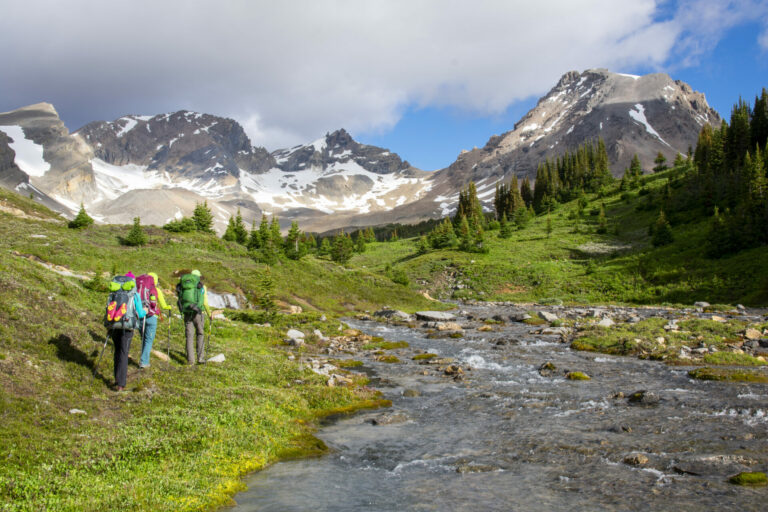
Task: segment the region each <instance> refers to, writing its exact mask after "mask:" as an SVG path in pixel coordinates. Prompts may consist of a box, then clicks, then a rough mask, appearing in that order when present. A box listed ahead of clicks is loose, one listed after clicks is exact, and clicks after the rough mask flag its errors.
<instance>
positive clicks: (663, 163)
mask: <svg viewBox="0 0 768 512" xmlns="http://www.w3.org/2000/svg"><path fill="white" fill-rule="evenodd" d="M653 163H655V164H656V165H655V166H654V167H653V172H663V171H666V170H667V169H668V167H667V157H665V156H664V153H662V152H661V151H659V153H658V154H657V155H656V158H655V159H654V160H653Z"/></svg>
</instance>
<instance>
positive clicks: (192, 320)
mask: <svg viewBox="0 0 768 512" xmlns="http://www.w3.org/2000/svg"><path fill="white" fill-rule="evenodd" d="M184 327H186V335H187V362H188V363H189V364H195V352H194V350H195V348H194V341H195V340H194V338H195V334H197V362H198V363H204V362H205V321H204V320H203V314H202V313H192V314H187V315H186V316H184Z"/></svg>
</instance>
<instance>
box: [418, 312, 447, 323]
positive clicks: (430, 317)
mask: <svg viewBox="0 0 768 512" xmlns="http://www.w3.org/2000/svg"><path fill="white" fill-rule="evenodd" d="M416 318H418V319H419V320H424V321H425V322H450V321H453V320H455V319H456V316H455V315H452V314H451V313H446V312H444V311H417V312H416Z"/></svg>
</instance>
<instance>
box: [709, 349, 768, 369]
mask: <svg viewBox="0 0 768 512" xmlns="http://www.w3.org/2000/svg"><path fill="white" fill-rule="evenodd" d="M704 362H705V363H707V364H720V365H731V366H765V365H766V364H768V363H766V362H765V361H762V360H760V359H757V358H756V357H754V356H751V355H749V354H738V353H735V352H715V353H713V354H706V355H705V356H704Z"/></svg>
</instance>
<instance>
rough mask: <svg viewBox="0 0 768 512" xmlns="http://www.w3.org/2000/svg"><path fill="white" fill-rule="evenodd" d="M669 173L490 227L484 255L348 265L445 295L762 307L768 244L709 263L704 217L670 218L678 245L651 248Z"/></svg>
mask: <svg viewBox="0 0 768 512" xmlns="http://www.w3.org/2000/svg"><path fill="white" fill-rule="evenodd" d="M674 172H675V171H674V170H670V171H666V172H662V173H658V174H654V175H647V176H644V177H643V178H642V188H641V189H639V190H637V189H636V190H633V191H629V192H626V193H623V194H622V193H621V192H620V191H619V190H618V183H617V184H616V185H614V187H613V188H612V189H611V190H609V191H608V193H607V194H606V195H605V196H604V197H598V195H597V194H589V195H587V198H588V200H589V202H588V205H587V207H586V208H584V210H583V212H582V214H581V215H579V214H578V212H577V204H576V201H572V202H570V203H565V204H561V205H559V207H558V208H556V209H555V210H554V211H552V212H550V213H549V214H548V215H547V214H541V215H538V216H536V217H535V218H533V219H532V220H531V221H530V223H529V224H528V225H527V226H526V227H525V228H524V229H521V230H517V231H515V232H514V233H513V235H512V237H511V238H508V239H505V240H502V239H499V238H498V230H492V231H486V233H485V246H486V247H487V248H488V252H487V253H485V254H482V253H468V252H460V251H455V250H449V249H440V250H431V251H429V252H427V253H426V254H422V255H418V254H417V239H409V240H400V241H396V242H385V243H376V244H371V246H369V248H368V250H367V251H366V252H365V253H363V254H361V255H357V256H355V257H354V258H353V259H352V261H351V264H352V265H355V266H360V267H365V268H366V269H369V270H375V271H378V272H382V273H384V272H385V271H386V270H388V269H389V270H390V273H394V272H397V271H402V272H405V274H406V275H407V276H408V278H409V281H410V282H409V286H410V287H411V288H413V289H415V290H424V291H428V292H429V293H430V294H431V295H432V296H433V297H435V298H438V297H439V298H442V299H477V300H492V301H497V300H499V301H515V302H548V301H549V302H559V301H563V302H564V303H570V304H594V303H600V304H609V303H614V304H683V305H685V304H687V305H691V304H693V303H694V302H696V301H707V302H710V303H713V304H715V303H719V304H736V303H742V304H744V305H752V306H764V305H766V304H768V247H765V246H764V247H759V248H756V249H750V250H745V251H742V252H740V253H738V254H736V255H733V256H730V257H726V258H721V259H709V258H707V257H705V256H704V248H705V247H706V243H707V241H706V238H707V233H708V221H706V220H705V221H701V220H696V221H693V222H683V221H684V220H685V219H674V218H673V219H672V232H673V236H674V242H673V243H672V244H670V245H666V246H662V247H653V246H652V244H651V237H650V235H649V234H648V227H649V225H650V224H652V223H653V222H654V220H655V219H656V217H657V215H658V213H659V209H658V207H656V208H651V209H648V207H647V206H646V205H647V204H648V201H649V199H648V198H649V196H651V197H653V195H654V194H658V193H659V191H660V190H661V189H662V187H664V186H665V185H666V184H667V182H668V181H669V178H670V177H671V176H672V175H673V173H674ZM601 203H602V204H604V205H605V211H606V218H607V220H608V226H607V232H606V233H604V234H599V233H597V232H596V231H597V224H598V217H597V212H598V211H599V207H600V204H601ZM548 217H549V221H548V219H547V218H548ZM548 223H549V225H550V229H551V231H550V232H549V233H548V232H547V224H548Z"/></svg>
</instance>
